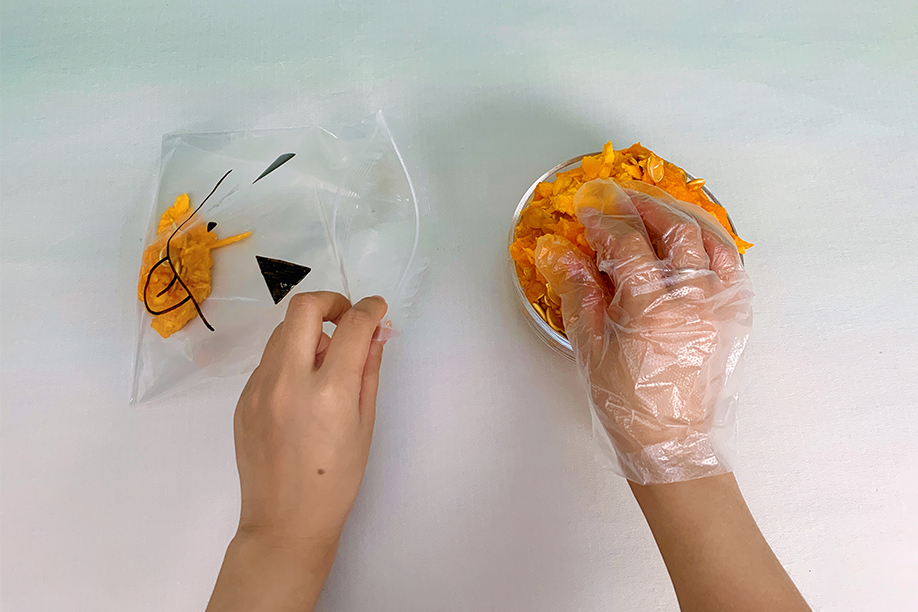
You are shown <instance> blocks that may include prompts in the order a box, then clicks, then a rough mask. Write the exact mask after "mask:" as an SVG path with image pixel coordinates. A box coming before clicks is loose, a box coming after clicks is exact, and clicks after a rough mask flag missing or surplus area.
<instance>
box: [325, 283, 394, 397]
mask: <svg viewBox="0 0 918 612" xmlns="http://www.w3.org/2000/svg"><path fill="white" fill-rule="evenodd" d="M388 309H389V306H388V305H387V304H386V300H384V299H382V298H381V297H379V296H374V297H368V298H364V299H362V300H360V301H359V302H357V303H356V304H354V305H353V306H352V307H351V308H350V310H348V311H347V312H345V313H344V314H342V315H341V319H340V321H338V327H337V328H336V329H335V333H333V334H332V338H331V344H329V345H328V352H327V353H326V355H325V362H324V363H323V364H322V368H323V369H327V371H328V372H329V373H333V374H334V375H337V376H341V377H342V378H344V379H345V380H348V381H353V382H354V386H355V390H359V387H360V380H361V377H362V376H363V369H364V366H365V365H366V362H367V355H368V354H369V351H370V342H372V340H373V334H374V333H375V332H376V327H377V326H378V325H379V322H380V321H381V320H382V318H383V316H385V314H386V311H387V310H388Z"/></svg>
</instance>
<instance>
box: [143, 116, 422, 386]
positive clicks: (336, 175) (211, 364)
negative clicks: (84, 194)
mask: <svg viewBox="0 0 918 612" xmlns="http://www.w3.org/2000/svg"><path fill="white" fill-rule="evenodd" d="M291 154H292V155H291ZM221 178H222V180H221ZM212 189H213V190H214V191H213V193H212V194H211V195H210V197H209V198H207V200H206V202H205V201H204V200H205V198H206V197H207V195H208V193H210V191H211V190H212ZM184 193H187V194H188V197H189V200H190V206H191V209H195V208H197V207H199V206H200V209H199V210H197V211H196V212H194V214H193V215H192V216H191V217H190V218H188V219H187V221H186V222H185V223H184V224H181V225H180V224H179V223H175V224H173V225H172V226H170V227H169V230H168V231H169V232H174V233H175V237H174V238H173V239H172V240H173V244H176V241H181V239H182V237H184V238H185V239H190V236H191V234H190V232H197V234H196V235H197V236H201V235H203V234H204V232H205V230H204V229H202V228H203V227H205V226H206V231H207V232H213V234H214V235H215V236H216V237H217V238H218V239H224V238H226V237H229V236H234V235H238V234H244V233H245V232H251V234H250V235H248V236H247V237H245V238H243V239H241V240H239V241H238V242H235V243H234V244H230V245H228V246H225V247H222V248H219V249H214V250H213V251H212V252H211V254H212V259H213V268H212V270H211V273H212V276H211V292H210V294H209V295H208V296H207V297H206V298H205V299H203V300H195V301H194V304H196V306H197V307H199V314H200V316H197V317H196V318H194V319H192V320H190V321H188V322H187V323H186V324H185V325H184V327H182V328H181V329H180V330H178V331H176V332H175V333H173V334H172V335H170V336H169V337H165V338H164V337H162V336H161V335H160V334H159V333H158V332H157V331H156V330H154V329H153V328H152V327H151V322H152V319H153V315H152V314H151V312H150V310H151V309H149V308H148V307H147V306H146V305H145V302H144V301H142V300H143V297H144V295H145V288H144V282H145V280H147V279H144V278H143V277H141V278H139V285H138V297H139V298H140V299H138V333H137V343H136V353H135V361H134V379H133V385H132V393H131V403H139V402H144V401H149V400H153V399H156V398H160V397H163V396H165V395H168V394H171V393H174V392H177V391H179V390H183V389H187V388H188V387H190V386H192V385H194V384H196V383H198V382H200V381H202V380H204V379H206V378H210V377H229V376H234V375H238V374H244V373H247V372H250V371H252V370H253V369H254V368H255V366H256V365H257V364H258V360H259V358H260V356H261V353H262V350H263V349H264V345H265V342H266V341H267V339H268V337H269V336H270V334H271V331H272V330H273V329H274V327H275V326H276V325H277V324H278V323H279V322H280V321H282V320H283V317H284V313H285V311H286V302H287V300H289V296H290V295H292V294H294V293H297V292H301V291H314V290H330V291H338V292H341V293H343V294H344V295H345V296H347V297H348V298H350V299H352V300H355V299H360V298H361V297H364V296H366V295H382V296H383V297H384V298H386V300H387V302H388V303H389V311H388V313H387V315H386V319H385V321H384V324H385V325H386V326H387V327H389V328H391V330H392V333H393V334H397V333H398V330H399V329H401V328H402V327H403V325H404V324H405V322H406V319H407V309H408V307H409V306H410V302H411V298H412V297H413V295H414V293H415V291H416V288H417V282H418V278H419V274H420V272H421V270H422V269H423V266H424V262H423V260H422V257H421V255H420V253H419V252H418V249H419V238H420V217H421V211H420V208H419V205H418V201H417V198H416V196H415V193H414V187H413V186H412V183H411V179H410V178H409V176H408V172H407V169H406V168H405V164H404V162H403V160H402V157H401V155H400V153H399V151H398V148H397V147H396V145H395V142H394V140H393V139H392V135H391V133H390V131H389V129H388V126H387V124H386V122H385V119H384V118H383V116H382V113H377V114H376V115H374V116H371V117H368V118H367V119H365V120H364V121H362V122H360V123H357V124H353V125H347V126H342V127H332V128H321V127H307V128H293V129H283V130H263V131H246V132H226V133H210V134H172V135H167V136H165V137H164V139H163V155H162V164H161V170H160V183H159V189H158V193H157V197H156V202H155V206H154V209H153V212H152V214H151V216H150V225H149V229H148V232H147V238H146V242H145V245H144V249H145V251H146V250H147V249H148V248H150V245H151V244H153V243H154V241H156V240H157V235H158V229H159V224H160V218H161V216H162V214H163V213H164V212H165V211H166V210H167V209H169V207H171V206H172V205H173V203H174V202H175V200H176V198H177V197H178V196H180V195H182V194H184ZM202 203H203V206H202ZM194 228H197V229H194ZM160 236H163V234H160ZM208 239H210V238H208ZM210 240H212V239H210ZM164 244H165V242H164V240H162V239H160V241H159V242H158V243H157V246H156V247H154V248H153V249H151V250H152V251H156V253H155V256H161V257H163V258H165V257H166V255H171V257H176V252H177V250H176V248H175V247H174V246H173V247H172V248H171V249H166V248H162V245H164ZM256 256H258V257H260V258H266V259H267V260H271V261H269V262H268V263H265V260H264V259H263V260H262V262H261V263H260V262H259V261H258V260H257V259H256ZM276 262H282V263H276ZM287 264H290V265H289V266H288V265H287ZM275 265H276V266H281V268H282V269H283V270H288V269H292V270H300V274H302V273H303V271H305V269H306V268H308V269H309V271H308V273H306V274H305V277H303V278H302V280H300V281H299V282H297V283H296V284H295V288H292V287H290V286H289V285H290V283H289V282H288V283H286V284H281V285H280V288H278V283H279V282H280V281H278V279H277V278H273V277H272V278H268V276H266V275H264V274H263V268H262V266H275ZM173 266H174V267H173ZM138 268H139V266H138ZM176 268H177V269H179V270H181V271H182V272H181V273H180V274H178V275H176V276H177V280H176V279H173V286H174V287H175V288H174V289H172V291H173V292H174V293H175V292H178V296H179V297H182V298H185V299H187V296H188V295H189V294H193V293H194V292H195V290H194V289H192V290H191V291H183V290H182V289H181V287H180V285H182V283H181V281H182V280H184V279H183V277H182V275H183V274H184V275H188V274H193V273H194V272H193V271H191V270H188V269H187V267H183V265H182V263H181V262H172V261H165V262H163V263H162V264H161V266H160V271H159V273H160V274H162V273H163V272H164V271H167V272H168V273H169V274H170V275H172V270H173V269H176ZM269 272H270V270H269ZM269 276H270V275H269ZM296 276H299V274H297V275H296ZM281 280H284V279H281ZM286 280H288V281H290V280H295V278H294V279H289V278H288V279H286ZM157 288H158V287H157ZM272 289H274V291H275V292H276V295H272ZM291 289H292V290H291ZM285 291H289V293H287V294H286V295H285V296H284V297H283V299H281V300H280V301H279V302H278V303H275V297H276V296H279V295H282V294H283V293H284V292H285ZM156 293H158V292H156V291H153V290H152V289H150V287H149V282H148V281H147V287H146V296H147V303H149V302H150V301H152V300H154V299H155V294H156ZM192 297H193V296H192ZM185 307H186V308H187V307H188V306H187V305H186V306H185ZM152 310H153V311H154V312H156V311H157V309H156V308H152ZM205 321H206V322H205ZM209 327H212V328H213V329H209Z"/></svg>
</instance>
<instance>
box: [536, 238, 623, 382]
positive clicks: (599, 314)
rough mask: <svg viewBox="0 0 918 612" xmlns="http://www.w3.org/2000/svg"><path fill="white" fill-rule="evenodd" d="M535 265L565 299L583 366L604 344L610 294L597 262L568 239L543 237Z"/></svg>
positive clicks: (573, 343)
mask: <svg viewBox="0 0 918 612" xmlns="http://www.w3.org/2000/svg"><path fill="white" fill-rule="evenodd" d="M535 264H536V267H537V268H538V270H539V272H541V273H542V276H544V277H545V279H546V280H547V281H548V284H549V285H550V286H551V288H552V289H553V290H554V291H555V293H557V294H558V296H559V297H560V298H561V315H562V317H563V318H564V329H565V332H566V333H567V337H568V339H569V340H570V341H571V347H572V348H573V349H574V354H575V355H576V357H577V362H578V363H579V364H581V365H589V364H590V358H591V355H594V354H597V353H596V352H595V351H594V350H593V349H594V347H596V346H597V343H598V346H599V347H601V346H602V341H603V329H604V324H605V323H604V322H605V313H606V296H605V293H604V292H603V289H602V285H601V283H600V281H599V270H598V269H597V268H596V264H595V263H593V261H592V260H591V259H590V258H589V257H587V256H586V255H584V254H583V253H582V252H581V251H580V249H578V248H577V247H575V246H574V245H573V243H571V242H570V241H569V240H567V239H566V238H562V237H560V236H556V235H553V234H546V235H544V236H542V237H541V238H539V240H538V242H537V243H536V249H535Z"/></svg>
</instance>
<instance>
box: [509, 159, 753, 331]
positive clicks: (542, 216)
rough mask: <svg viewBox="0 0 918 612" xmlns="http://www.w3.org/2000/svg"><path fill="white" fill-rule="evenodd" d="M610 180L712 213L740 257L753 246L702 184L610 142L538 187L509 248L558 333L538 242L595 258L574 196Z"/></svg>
mask: <svg viewBox="0 0 918 612" xmlns="http://www.w3.org/2000/svg"><path fill="white" fill-rule="evenodd" d="M597 178H601V179H606V178H611V179H613V180H615V181H618V182H624V181H632V180H638V181H643V182H645V183H648V184H650V185H656V186H657V187H659V188H661V189H663V190H664V191H666V192H667V193H669V194H670V195H671V196H673V197H674V198H676V199H677V200H681V201H683V202H690V203H692V204H697V205H698V206H700V207H701V208H703V209H704V210H706V211H708V212H709V213H711V214H712V215H714V217H715V218H717V220H718V221H719V222H720V224H721V225H723V226H724V229H726V230H727V231H728V232H729V233H730V236H732V237H733V240H734V241H735V242H736V248H737V249H738V250H739V252H740V253H745V252H746V249H748V248H749V247H751V246H752V243H749V242H746V241H745V240H743V239H741V238H740V237H739V236H737V235H736V234H735V233H733V228H731V227H730V221H729V220H728V218H727V211H726V210H724V208H723V207H722V206H718V205H717V204H715V203H714V202H712V201H711V199H710V198H709V197H708V196H707V194H706V193H705V192H704V190H703V189H701V186H702V185H703V184H704V181H701V180H698V179H695V180H693V181H688V177H687V176H686V174H685V171H684V170H683V169H682V168H680V167H679V166H676V165H675V164H673V163H671V162H668V161H666V160H664V159H662V158H660V157H658V156H657V155H656V154H654V153H653V151H651V150H650V149H648V148H646V147H643V146H641V143H636V144H633V145H631V146H630V147H628V148H627V149H621V150H618V151H616V150H614V149H613V148H612V143H611V142H607V143H606V144H605V146H604V147H603V148H602V152H601V153H598V154H596V155H588V156H586V157H584V158H583V159H582V160H580V166H578V167H576V168H573V169H571V170H568V171H566V172H561V173H560V174H558V175H556V177H555V180H554V182H550V183H549V182H543V183H539V184H538V185H537V186H536V188H535V191H534V193H533V194H532V199H531V200H530V201H529V204H528V205H527V206H526V207H525V208H524V209H523V211H522V213H521V214H520V220H519V223H518V224H517V226H516V230H515V231H514V241H513V243H512V244H511V245H510V256H511V257H512V258H513V260H514V262H515V263H516V273H517V276H518V277H519V280H520V285H521V286H522V288H523V292H524V293H525V294H526V299H527V300H529V302H530V303H532V304H534V305H535V306H536V307H537V308H536V310H537V311H539V313H540V315H541V314H542V313H544V316H543V317H542V318H543V319H545V321H546V322H547V323H548V324H549V325H551V327H553V328H554V329H556V330H557V331H559V332H561V333H563V332H564V322H563V319H562V318H561V303H560V300H559V299H558V296H557V295H556V294H555V293H554V292H553V291H552V290H551V289H550V287H548V286H547V283H546V281H545V278H544V277H543V276H542V275H541V273H539V271H538V269H537V268H536V266H535V247H536V241H537V240H538V239H539V237H540V236H543V235H545V234H556V235H558V236H563V237H565V238H567V239H568V240H570V241H571V242H572V243H573V244H575V245H576V246H577V248H579V249H580V250H581V251H583V253H584V254H586V255H587V256H589V257H595V256H596V252H595V251H594V250H593V249H592V248H590V245H589V244H588V243H587V241H586V238H585V236H584V228H583V225H582V224H581V223H580V221H578V220H577V217H576V216H575V215H574V194H576V193H577V190H578V189H580V186H581V185H583V184H584V183H586V182H588V181H592V180H593V179H597Z"/></svg>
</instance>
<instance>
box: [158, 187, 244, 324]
mask: <svg viewBox="0 0 918 612" xmlns="http://www.w3.org/2000/svg"><path fill="white" fill-rule="evenodd" d="M232 171H233V170H232V169H229V170H227V171H226V174H224V175H223V177H222V178H220V180H219V181H217V184H216V185H214V188H213V189H211V190H210V193H209V194H207V197H206V198H204V200H203V201H202V202H201V203H200V204H198V207H197V208H195V209H194V210H193V211H192V212H191V214H190V215H188V217H187V218H186V219H185V220H184V221H182V223H181V224H180V225H179V226H178V227H177V228H175V231H173V232H172V234H171V235H170V236H169V238H168V239H167V240H166V256H165V257H163V258H162V259H160V260H159V261H157V262H156V263H155V264H153V267H152V268H150V271H149V272H148V273H147V282H146V283H145V284H144V286H143V305H144V306H145V307H146V309H147V312H149V313H150V314H151V315H154V316H156V315H161V314H166V313H167V312H172V311H173V310H175V309H176V308H179V307H180V306H182V305H183V304H185V303H186V302H188V300H191V303H192V304H194V309H195V310H197V311H198V316H199V317H201V321H203V322H204V325H206V326H207V329H209V330H210V331H214V328H213V326H212V325H211V324H210V323H209V322H208V321H207V319H206V318H205V317H204V313H203V312H202V311H201V305H200V304H198V301H197V300H196V299H194V296H193V295H191V291H190V290H189V289H188V285H186V284H185V281H183V280H182V277H181V276H179V274H178V272H177V271H176V269H175V265H173V263H172V253H171V252H170V250H169V249H170V247H171V246H172V239H173V238H175V235H176V234H177V233H178V231H179V230H180V229H182V227H183V226H184V225H185V224H186V223H188V221H190V220H191V218H192V217H193V216H195V215H196V214H197V212H198V211H199V210H201V208H202V207H203V206H204V204H206V203H207V200H209V199H210V196H212V195H214V193H215V192H216V191H217V188H219V187H220V183H222V182H223V181H224V179H226V177H228V176H229V174H230V172H232ZM164 263H168V264H169V267H170V268H171V269H172V280H171V281H169V284H168V285H167V286H166V288H165V289H163V290H162V291H161V292H159V293H158V294H157V296H156V297H159V296H161V295H163V294H164V293H165V292H166V291H168V290H169V289H171V288H172V285H174V284H175V281H178V282H179V284H180V285H181V286H182V289H184V290H185V293H187V294H188V297H186V298H185V299H184V300H182V301H181V302H179V303H178V304H174V305H173V306H170V307H169V308H166V309H165V310H160V311H158V312H157V311H155V310H153V309H152V308H150V303H149V302H148V301H147V290H148V289H149V288H150V279H151V278H152V277H153V271H154V270H156V268H158V267H160V266H161V265H163V264H164Z"/></svg>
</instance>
